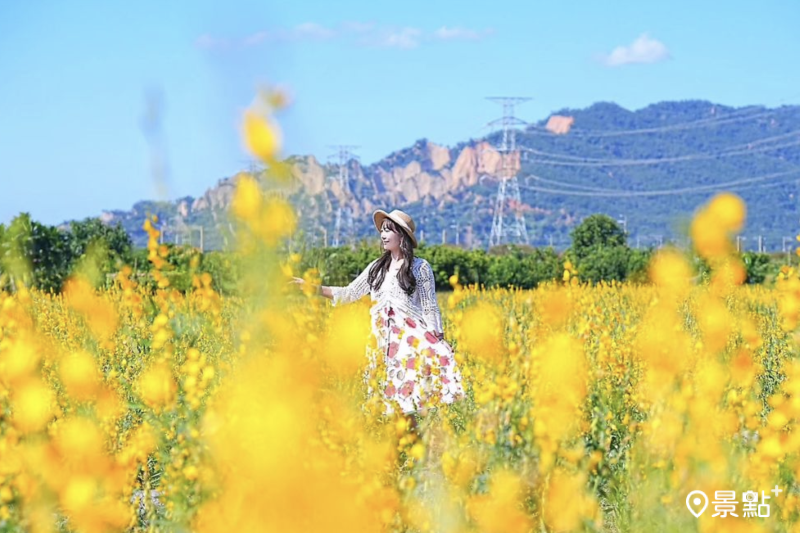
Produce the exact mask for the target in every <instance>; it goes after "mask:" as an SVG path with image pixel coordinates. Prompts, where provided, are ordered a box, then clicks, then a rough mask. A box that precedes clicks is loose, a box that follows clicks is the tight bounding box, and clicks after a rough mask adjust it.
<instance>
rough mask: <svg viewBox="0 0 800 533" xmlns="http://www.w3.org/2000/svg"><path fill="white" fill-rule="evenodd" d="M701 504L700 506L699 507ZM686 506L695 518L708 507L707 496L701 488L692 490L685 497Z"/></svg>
mask: <svg viewBox="0 0 800 533" xmlns="http://www.w3.org/2000/svg"><path fill="white" fill-rule="evenodd" d="M701 504H702V508H701V507H700V505H701ZM686 507H688V508H689V511H690V512H691V513H692V514H693V515H694V516H695V517H696V518H700V515H701V514H703V511H705V510H706V507H708V496H706V493H705V492H703V491H702V490H693V491H692V492H690V493H689V495H688V496H687V497H686Z"/></svg>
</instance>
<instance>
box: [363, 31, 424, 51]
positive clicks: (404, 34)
mask: <svg viewBox="0 0 800 533" xmlns="http://www.w3.org/2000/svg"><path fill="white" fill-rule="evenodd" d="M421 38H422V30H420V29H418V28H402V29H400V30H397V31H394V30H387V31H385V32H384V33H383V34H382V35H381V36H380V37H378V38H377V39H376V40H374V42H375V44H377V45H378V46H386V47H389V48H402V49H404V50H410V49H411V48H416V47H418V46H419V44H420V40H421Z"/></svg>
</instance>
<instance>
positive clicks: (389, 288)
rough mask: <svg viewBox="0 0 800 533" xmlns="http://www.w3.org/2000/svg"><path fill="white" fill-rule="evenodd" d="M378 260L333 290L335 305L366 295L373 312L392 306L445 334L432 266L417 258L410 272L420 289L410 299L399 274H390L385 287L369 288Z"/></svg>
mask: <svg viewBox="0 0 800 533" xmlns="http://www.w3.org/2000/svg"><path fill="white" fill-rule="evenodd" d="M376 261H377V259H375V260H374V261H372V262H371V263H370V264H369V265H367V268H365V269H364V271H363V272H361V274H359V275H358V277H357V278H356V279H355V280H353V282H352V283H350V285H348V286H347V287H330V289H331V293H332V294H333V302H332V303H333V305H334V306H335V305H338V304H347V303H350V302H355V301H357V300H360V299H361V298H362V297H363V296H365V295H366V294H367V293H369V294H370V297H371V298H372V302H373V304H372V313H373V314H375V313H377V312H378V311H379V310H380V309H381V308H382V307H383V306H384V305H385V304H391V305H392V307H395V308H397V309H399V310H401V311H403V312H405V313H406V314H408V315H410V316H411V317H413V318H416V319H418V320H421V321H422V322H423V324H424V325H425V327H426V328H427V329H430V330H432V331H434V332H435V333H442V332H443V328H442V314H441V312H440V311H439V303H438V302H437V301H436V286H435V284H434V282H433V269H432V268H431V265H430V263H428V262H427V261H426V260H425V259H422V258H421V257H415V258H414V262H413V263H412V265H411V272H412V273H413V274H414V277H415V278H416V280H417V287H416V289H414V292H413V293H412V294H411V295H410V296H409V295H408V294H407V293H406V292H405V291H404V290H403V289H402V288H401V287H400V282H399V281H398V280H397V275H392V274H391V273H389V272H387V273H386V275H385V277H384V278H383V284H382V285H381V286H380V287H379V288H378V290H376V291H373V290H371V289H370V286H369V281H368V280H367V278H368V276H369V269H370V268H372V265H373V264H375V262H376Z"/></svg>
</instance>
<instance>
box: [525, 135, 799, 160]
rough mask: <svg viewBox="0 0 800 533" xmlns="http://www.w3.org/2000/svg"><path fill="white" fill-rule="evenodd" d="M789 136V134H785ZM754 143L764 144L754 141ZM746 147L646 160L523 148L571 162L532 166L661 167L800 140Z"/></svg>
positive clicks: (787, 145)
mask: <svg viewBox="0 0 800 533" xmlns="http://www.w3.org/2000/svg"><path fill="white" fill-rule="evenodd" d="M787 135H789V134H787ZM791 135H796V136H800V131H798V132H792V133H791ZM755 142H766V140H763V141H755ZM744 146H747V145H739V146H734V147H732V148H730V149H728V150H727V151H722V152H718V153H713V154H691V155H683V156H675V157H659V158H646V159H602V158H579V157H577V156H569V155H566V154H552V153H548V152H542V151H539V150H536V149H533V148H523V150H525V151H526V152H530V153H533V154H536V155H542V156H546V157H561V158H563V159H571V161H557V160H547V159H533V160H531V162H532V163H533V164H540V165H549V166H564V167H611V166H643V165H663V164H667V163H682V162H685V161H701V160H706V159H718V158H721V157H734V156H740V155H752V154H757V153H762V152H770V151H773V150H780V149H782V148H790V147H793V146H800V140H797V141H793V142H790V143H783V144H777V145H774V146H766V147H762V148H754V149H750V148H744Z"/></svg>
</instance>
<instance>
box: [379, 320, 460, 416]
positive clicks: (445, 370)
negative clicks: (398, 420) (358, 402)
mask: <svg viewBox="0 0 800 533" xmlns="http://www.w3.org/2000/svg"><path fill="white" fill-rule="evenodd" d="M372 330H373V334H374V335H375V337H376V340H377V349H374V348H373V349H370V350H368V356H369V365H368V367H367V370H366V372H365V373H364V378H365V381H366V382H367V389H368V391H367V393H368V395H370V396H371V395H372V394H373V390H372V387H371V386H370V385H369V383H370V381H371V377H373V376H374V377H376V378H377V383H378V387H379V389H380V391H381V392H382V393H383V401H384V404H385V406H386V414H392V413H393V412H394V411H395V409H399V410H400V411H402V412H403V413H413V412H416V411H418V410H420V409H421V408H431V407H436V406H437V405H439V404H441V403H446V404H449V403H452V402H454V401H455V400H457V399H459V398H462V397H463V396H464V388H463V386H462V383H461V374H460V373H459V371H458V369H457V367H456V362H455V358H454V354H453V348H452V347H451V346H450V344H449V343H448V342H447V341H444V340H439V339H438V338H437V337H436V336H435V335H434V332H433V331H431V330H428V329H426V328H425V327H423V324H422V323H421V322H420V321H419V320H417V319H415V318H412V317H410V316H408V315H407V314H405V313H403V312H401V311H400V310H399V309H396V308H393V307H391V306H386V307H383V308H381V309H380V310H379V312H378V313H377V314H376V315H373V323H372Z"/></svg>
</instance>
